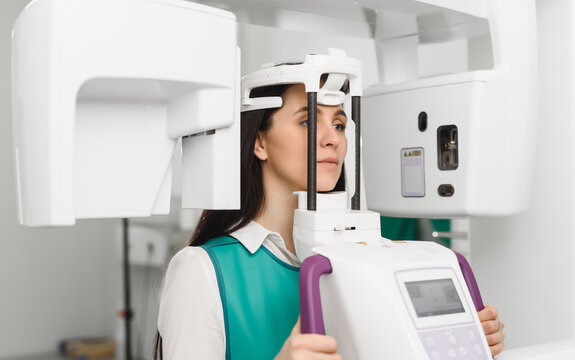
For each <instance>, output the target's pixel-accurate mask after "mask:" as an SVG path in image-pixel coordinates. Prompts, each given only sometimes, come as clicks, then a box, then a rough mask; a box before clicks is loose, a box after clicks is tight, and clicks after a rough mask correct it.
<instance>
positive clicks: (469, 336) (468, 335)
mask: <svg viewBox="0 0 575 360" xmlns="http://www.w3.org/2000/svg"><path fill="white" fill-rule="evenodd" d="M467 337H468V338H469V340H471V341H475V340H477V335H475V332H474V331H473V330H469V332H468V333H467Z"/></svg>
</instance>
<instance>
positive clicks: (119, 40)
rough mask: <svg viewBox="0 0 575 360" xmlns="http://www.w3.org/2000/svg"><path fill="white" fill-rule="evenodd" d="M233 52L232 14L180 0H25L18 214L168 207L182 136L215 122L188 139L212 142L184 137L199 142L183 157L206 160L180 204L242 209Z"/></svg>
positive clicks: (16, 67)
mask: <svg viewBox="0 0 575 360" xmlns="http://www.w3.org/2000/svg"><path fill="white" fill-rule="evenodd" d="M238 58H239V55H238V49H237V46H236V21H235V17H234V15H233V14H231V13H229V12H225V11H221V10H217V9H212V8H209V7H206V6H202V5H198V4H193V3H190V2H186V1H178V0H154V1H152V0H100V1H90V0H43V1H33V2H32V3H30V4H29V5H28V6H27V7H26V8H25V10H24V11H23V12H22V13H21V14H20V16H19V18H18V19H17V21H16V24H15V26H14V30H13V93H14V97H13V99H14V100H13V101H14V104H13V109H14V139H15V140H14V145H15V156H16V167H17V177H18V179H17V182H18V200H19V204H20V221H21V223H23V224H25V225H29V226H43V225H72V224H74V222H75V219H80V218H115V217H137V216H149V215H151V214H165V213H167V212H168V211H169V203H170V196H171V181H172V180H171V161H172V155H173V153H174V151H175V148H176V143H177V140H178V138H179V137H182V136H187V135H192V134H197V133H202V132H204V131H207V130H213V129H215V130H216V132H215V134H213V135H207V136H197V137H192V138H189V139H188V140H185V141H184V143H185V144H186V143H193V142H194V139H200V138H204V139H202V140H203V141H204V143H205V144H203V145H199V146H196V147H193V146H191V147H190V146H189V144H188V145H184V147H185V148H186V147H187V148H188V149H193V152H194V154H191V152H192V151H186V149H184V153H183V161H184V162H186V161H188V162H189V160H187V159H188V158H189V157H190V156H192V157H199V158H200V159H201V160H200V161H196V162H195V163H193V162H192V165H194V166H195V167H189V166H188V167H187V168H186V169H185V172H184V174H183V175H182V177H183V182H184V188H187V189H184V190H183V191H182V193H183V194H184V199H183V202H184V203H186V204H187V205H188V206H190V207H198V208H212V207H220V208H236V207H239V154H238V152H237V148H239V126H236V127H232V126H231V125H232V124H234V122H235V121H237V113H238V109H239V108H238V105H239V103H238V101H236V99H237V98H238V96H237V95H236V92H237V86H238V81H237V79H238V78H239V75H238V72H239V67H238V62H239V61H238ZM216 145H220V146H216ZM214 151H217V152H219V153H218V154H214V153H213V152H214ZM214 159H225V160H224V161H219V162H216V163H214V164H212V163H211V162H210V160H214ZM210 167H216V168H218V169H219V170H214V169H210ZM186 172H187V174H186ZM216 175H217V176H216ZM204 178H208V179H209V180H208V181H209V183H210V184H213V185H212V186H211V187H208V188H204V187H201V186H200V185H201V182H198V181H196V180H195V179H201V180H203V181H205V180H204ZM221 194H223V195H224V196H222V195H221ZM218 196H219V197H218ZM190 197H191V198H196V199H197V201H194V200H189V198H190ZM222 198H223V200H222Z"/></svg>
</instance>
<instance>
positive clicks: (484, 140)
mask: <svg viewBox="0 0 575 360" xmlns="http://www.w3.org/2000/svg"><path fill="white" fill-rule="evenodd" d="M359 3H360V4H361V5H362V6H366V7H371V8H374V9H377V10H379V13H380V14H382V15H381V16H387V18H385V19H387V20H388V21H387V22H384V21H380V23H382V24H383V25H382V26H381V27H380V29H379V33H378V34H377V37H378V39H380V41H381V53H382V54H383V55H382V59H380V60H381V61H382V62H383V64H382V65H383V66H384V67H385V66H386V64H387V66H389V70H388V72H391V71H392V70H395V72H396V74H390V73H385V72H384V73H383V74H381V75H382V76H381V77H382V78H383V82H382V85H380V86H377V87H375V88H371V89H367V90H366V91H365V96H364V98H363V101H362V107H363V108H362V112H363V117H364V119H366V120H365V121H364V125H363V131H362V133H363V155H364V157H365V159H364V164H365V182H366V192H367V193H368V194H369V199H368V204H367V205H368V208H369V209H371V210H374V211H378V212H380V213H382V214H385V215H391V216H408V217H450V216H466V215H490V216H501V215H509V214H514V213H518V212H520V211H523V210H525V209H526V208H527V206H528V202H529V196H528V194H529V193H530V192H529V188H530V180H529V179H530V178H531V176H530V174H531V171H532V170H531V169H532V163H533V156H532V155H533V149H534V146H533V142H534V141H535V133H536V118H537V106H536V90H535V89H536V73H537V53H536V39H537V36H536V23H535V4H534V1H531V0H528V1H525V0H509V1H507V0H506V1H497V0H495V1H489V0H483V1H478V0H466V1H462V0H425V1H423V0H421V1H420V0H407V1H402V2H399V1H377V2H376V1H371V0H360V1H359ZM394 14H395V17H394ZM393 19H395V20H396V21H395V22H394V21H392V20H393ZM398 19H403V20H404V21H403V23H401V22H400V21H397V20H398ZM379 20H381V19H379ZM386 24H387V25H386ZM406 24H408V25H406ZM409 24H412V26H411V27H410V26H409ZM480 36H482V37H484V38H485V37H487V38H488V40H489V43H490V46H491V49H490V50H491V52H492V57H493V59H492V67H490V68H480V69H475V70H474V69H472V71H467V72H459V73H451V74H447V75H436V76H432V77H428V78H420V77H419V76H418V74H417V46H418V45H419V43H420V42H428V43H434V42H443V41H448V40H453V39H458V38H477V37H480ZM410 41H411V43H410ZM400 45H401V46H400ZM489 55H490V53H489V49H487V50H486V54H485V56H489ZM388 63H389V64H388ZM393 76H395V77H396V78H393ZM423 113H425V115H423ZM421 117H425V122H426V124H425V126H423V128H422V127H421V126H420V121H421ZM442 126H444V127H443V128H441V129H442V131H444V132H445V133H446V134H447V135H440V134H439V133H438V132H439V131H440V127H442ZM441 136H443V137H444V140H445V136H447V141H445V142H443V141H444V140H441V141H440V139H439V138H440V137H441ZM440 147H441V149H440ZM414 148H415V149H419V150H416V152H417V154H418V155H417V156H414V155H413V154H414V153H413V152H412V150H413V149H414ZM403 160H406V161H403ZM449 162H451V164H447V163H449ZM444 163H445V164H447V165H449V166H443V165H442V166H440V164H444Z"/></svg>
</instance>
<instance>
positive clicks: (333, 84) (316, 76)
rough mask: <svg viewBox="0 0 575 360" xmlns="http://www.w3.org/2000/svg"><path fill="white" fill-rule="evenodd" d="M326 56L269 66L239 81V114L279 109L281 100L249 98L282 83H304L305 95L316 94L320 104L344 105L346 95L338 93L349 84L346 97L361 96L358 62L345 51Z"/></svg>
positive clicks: (274, 98) (337, 51)
mask: <svg viewBox="0 0 575 360" xmlns="http://www.w3.org/2000/svg"><path fill="white" fill-rule="evenodd" d="M328 52H329V55H307V56H306V57H305V59H304V60H303V61H301V62H297V63H290V64H278V65H276V64H269V65H264V68H263V69H260V70H257V71H254V72H252V73H250V74H248V75H246V76H244V77H243V78H242V97H241V104H242V112H243V111H250V110H259V109H269V108H278V107H281V106H282V99H281V97H276V96H274V97H259V98H251V97H250V93H251V91H252V90H253V89H256V88H260V87H266V86H273V85H285V84H303V85H304V86H305V91H306V92H307V93H317V103H318V104H320V105H339V104H343V103H344V100H345V96H346V94H344V93H343V92H342V91H340V89H341V87H342V86H343V84H344V82H345V81H346V80H347V81H349V95H351V96H361V95H362V84H361V62H360V61H359V60H356V59H353V58H349V57H347V56H346V54H345V51H343V50H340V49H328ZM323 74H327V75H328V77H327V80H326V81H325V83H324V84H323V86H321V87H320V78H321V76H322V75H323Z"/></svg>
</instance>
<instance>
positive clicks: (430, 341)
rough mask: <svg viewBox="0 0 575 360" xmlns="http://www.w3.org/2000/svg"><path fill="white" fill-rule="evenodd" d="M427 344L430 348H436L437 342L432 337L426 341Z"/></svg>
mask: <svg viewBox="0 0 575 360" xmlns="http://www.w3.org/2000/svg"><path fill="white" fill-rule="evenodd" d="M425 342H426V343H427V345H428V346H435V340H433V338H432V337H431V336H428V337H427V338H426V339H425Z"/></svg>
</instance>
